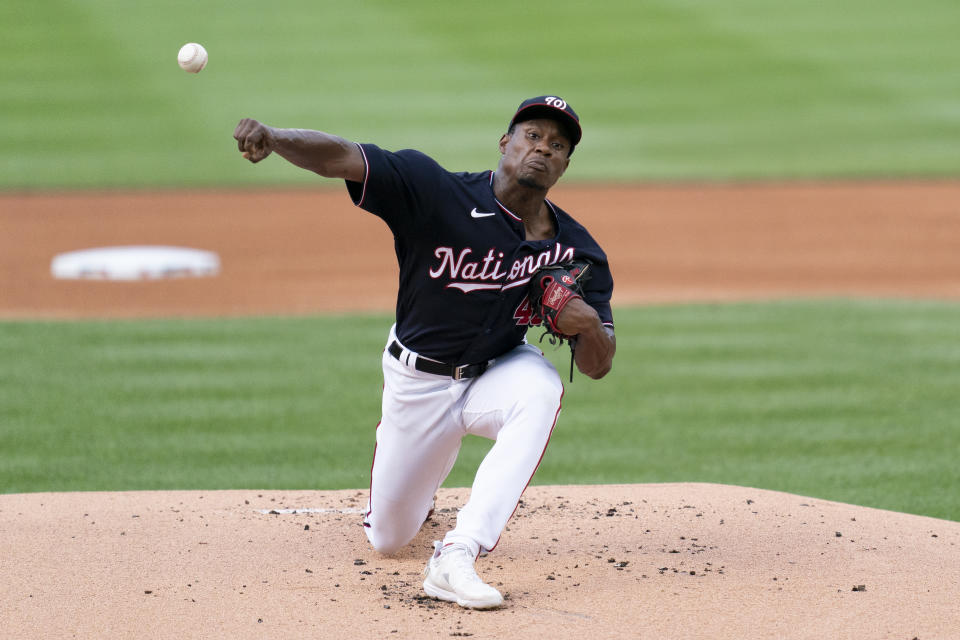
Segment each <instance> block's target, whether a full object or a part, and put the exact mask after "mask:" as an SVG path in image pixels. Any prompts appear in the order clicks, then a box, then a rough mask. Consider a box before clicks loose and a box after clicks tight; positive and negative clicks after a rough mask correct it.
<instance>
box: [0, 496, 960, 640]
mask: <svg viewBox="0 0 960 640" xmlns="http://www.w3.org/2000/svg"><path fill="white" fill-rule="evenodd" d="M468 493H469V491H468V490H466V489H443V490H441V492H440V494H439V496H438V501H437V507H438V509H437V512H436V514H435V515H434V517H433V518H432V519H431V520H430V521H428V522H427V523H426V525H425V526H424V528H423V530H421V533H420V535H419V536H418V537H417V538H416V539H415V540H414V542H413V543H412V544H411V545H409V546H408V547H407V548H405V549H404V550H402V551H401V552H400V553H398V554H396V555H394V556H382V555H379V554H377V553H376V552H375V551H373V550H372V549H371V548H370V547H369V545H368V544H367V542H366V538H365V537H364V535H363V532H362V529H361V525H360V519H361V515H360V512H361V509H362V508H363V506H364V503H365V499H366V496H365V492H359V491H254V490H251V491H212V492H196V491H191V492H136V493H135V492H130V493H67V494H19V495H0V539H2V540H3V542H4V552H3V555H4V557H3V568H4V579H3V580H2V581H0V618H2V619H3V621H4V624H3V634H4V636H5V637H9V638H39V637H43V638H107V637H109V638H148V637H149V638H177V639H180V638H253V637H256V638H307V637H309V638H390V637H399V638H408V637H416V638H451V637H472V638H494V637H497V638H521V637H522V638H577V639H582V638H647V637H651V638H684V639H699V638H703V639H711V640H717V639H725V638H730V639H734V638H736V639H742V638H810V639H814V638H816V639H817V640H820V639H821V638H851V639H853V638H856V639H862V638H890V639H910V638H949V637H956V633H957V628H958V623H960V619H958V608H957V602H960V523H956V522H949V521H945V520H937V519H933V518H926V517H920V516H913V515H906V514H901V513H891V512H885V511H880V510H875V509H868V508H863V507H855V506H850V505H846V504H840V503H836V502H829V501H824V500H816V499H813V498H805V497H801V496H796V495H791V494H785V493H778V492H773V491H764V490H758V489H750V488H743V487H730V486H720V485H709V484H662V485H617V486H578V487H567V486H564V487H560V486H534V487H529V488H528V490H527V492H526V493H525V494H524V497H523V500H522V503H521V505H520V508H519V509H518V511H517V513H516V515H515V516H514V518H513V519H512V520H511V522H510V524H509V525H508V530H507V531H506V532H505V533H504V536H503V538H502V540H501V542H500V545H499V546H498V548H497V549H496V550H495V551H494V552H493V553H491V554H489V555H488V556H486V557H484V558H481V559H479V560H478V563H477V566H478V571H479V573H480V574H481V575H482V576H483V577H484V578H485V579H486V580H487V581H489V582H491V583H492V584H494V585H496V586H497V587H498V588H499V589H501V591H503V592H504V594H505V596H506V600H505V603H504V606H503V607H501V608H500V609H497V610H493V611H484V612H475V611H469V610H465V609H461V608H460V607H458V606H456V605H454V604H450V603H443V602H438V601H435V600H432V599H428V598H426V597H425V596H424V594H423V591H422V589H421V586H420V585H421V582H422V579H423V578H422V576H421V571H422V569H423V567H424V565H425V563H426V560H427V558H428V557H429V554H430V552H431V549H432V547H431V542H432V540H433V539H434V538H438V537H440V536H442V534H443V532H445V531H446V530H447V529H448V528H449V527H450V526H451V525H452V524H453V521H454V519H455V517H456V510H457V508H458V507H459V505H461V504H462V503H463V501H464V500H465V499H466V498H467V497H468Z"/></svg>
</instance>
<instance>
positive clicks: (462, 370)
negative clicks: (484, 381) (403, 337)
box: [387, 340, 488, 380]
mask: <svg viewBox="0 0 960 640" xmlns="http://www.w3.org/2000/svg"><path fill="white" fill-rule="evenodd" d="M387 351H388V352H389V353H390V355H392V356H393V357H394V358H396V359H397V360H400V355H401V354H402V353H403V347H401V346H400V343H399V342H397V341H396V340H394V341H393V342H391V343H390V346H389V347H387ZM487 364H488V363H486V362H478V363H477V364H464V365H460V366H459V367H458V366H456V365H452V364H447V363H445V362H437V361H436V360H428V359H426V358H422V357H420V356H414V357H413V368H414V369H416V370H417V371H423V372H424V373H432V374H434V375H436V376H450V377H451V378H453V379H454V380H463V379H465V378H476V377H477V376H479V375H480V374H481V373H483V372H484V371H486V370H487Z"/></svg>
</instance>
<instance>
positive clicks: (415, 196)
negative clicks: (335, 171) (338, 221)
mask: <svg viewBox="0 0 960 640" xmlns="http://www.w3.org/2000/svg"><path fill="white" fill-rule="evenodd" d="M358 146H359V147H360V151H361V152H362V153H363V159H364V162H365V163H366V172H365V174H364V178H363V182H351V181H349V180H347V181H346V185H347V191H348V192H349V194H350V197H351V198H352V199H353V203H354V204H355V205H356V206H358V207H360V208H361V209H364V210H365V211H369V212H370V213H372V214H374V215H376V216H378V217H380V218H382V219H383V220H384V221H385V222H386V223H387V224H388V225H389V226H390V229H391V230H392V231H393V232H394V234H395V235H396V234H399V233H400V232H401V231H402V230H403V229H404V228H411V225H419V224H422V223H423V222H424V221H425V219H426V218H427V217H428V216H429V215H431V214H432V210H431V207H430V205H429V202H430V201H431V198H430V197H429V196H430V194H429V193H425V192H424V189H425V188H426V187H425V185H431V184H432V185H437V184H440V183H441V181H442V179H443V176H444V175H445V174H446V172H445V171H444V169H443V168H442V167H441V166H440V165H439V164H437V162H436V161H435V160H433V159H432V158H430V157H429V156H427V155H426V154H424V153H421V152H420V151H415V150H413V149H404V150H402V151H397V152H391V151H386V150H384V149H381V148H380V147H378V146H376V145H374V144H361V145H358Z"/></svg>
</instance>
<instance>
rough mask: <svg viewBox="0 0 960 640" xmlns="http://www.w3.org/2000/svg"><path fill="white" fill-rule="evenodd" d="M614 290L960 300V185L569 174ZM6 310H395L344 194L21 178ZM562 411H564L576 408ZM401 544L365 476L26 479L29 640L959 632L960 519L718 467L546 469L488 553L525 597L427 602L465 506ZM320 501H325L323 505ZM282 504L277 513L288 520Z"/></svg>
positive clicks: (11, 624) (58, 313) (22, 620)
mask: <svg viewBox="0 0 960 640" xmlns="http://www.w3.org/2000/svg"><path fill="white" fill-rule="evenodd" d="M553 195H554V199H555V200H556V201H557V202H558V203H559V204H560V205H561V206H563V207H564V208H566V209H567V210H569V211H570V212H571V213H573V214H574V215H575V216H576V217H577V218H578V219H580V220H581V221H582V222H584V223H585V224H586V225H587V227H588V228H590V229H591V231H592V232H593V234H594V236H595V237H596V238H597V240H598V241H599V242H600V243H601V244H602V245H603V246H604V247H605V248H606V250H607V252H608V255H609V257H610V259H611V263H612V265H613V270H614V276H615V278H616V286H617V288H616V291H615V294H614V305H615V307H616V306H623V305H628V304H642V303H656V302H675V301H714V300H733V299H751V298H753V299H761V298H782V297H792V296H834V295H843V296H868V297H900V298H942V299H957V298H960V182H932V183H881V184H853V185H851V184H820V185H818V184H791V185H776V184H771V185H764V186H741V185H726V186H702V187H679V186H676V187H672V186H649V187H617V188H611V189H602V188H599V187H590V188H584V187H576V188H575V187H564V188H558V189H557V190H556V191H555V193H554V194H553ZM0 229H2V230H3V233H2V234H0V317H3V318H78V317H148V316H171V315H179V316H220V315H233V314H287V313H317V312H328V311H346V310H360V311H363V310H388V309H390V308H391V307H392V305H393V299H394V295H395V282H396V267H395V263H394V257H393V247H392V240H391V238H390V235H389V233H388V231H387V229H386V227H385V226H384V225H383V223H381V222H380V221H378V220H376V219H375V218H373V217H372V216H369V215H366V214H363V213H360V212H358V211H357V210H355V209H354V208H353V207H352V205H350V203H349V200H348V198H347V197H346V194H345V193H344V191H343V190H341V189H335V190H327V189H324V190H301V191H286V192H271V191H250V192H240V193H238V192H229V193H228V192H195V193H182V192H159V193H88V194H53V195H50V194H46V195H32V194H21V195H16V194H12V195H9V194H8V195H3V196H0ZM137 244H151V245H157V244H164V245H176V246H186V247H194V248H200V249H206V250H211V251H215V252H217V253H218V254H219V255H220V257H221V260H222V265H223V270H222V274H221V275H220V276H217V277H214V278H198V279H177V280H160V281H153V282H138V283H117V282H90V281H56V280H54V279H53V278H52V277H51V276H50V261H51V259H52V258H53V256H54V255H56V254H57V253H60V252H64V251H72V250H76V249H82V248H88V247H99V246H113V245H137ZM561 423H562V420H561ZM467 494H468V490H466V489H444V490H442V491H441V493H440V496H439V500H438V507H439V511H438V513H437V514H436V515H435V516H434V519H433V520H432V521H431V522H429V523H428V524H427V525H426V527H425V528H424V530H423V531H421V534H420V536H419V537H418V538H417V539H416V540H415V541H414V543H413V544H411V545H410V546H409V547H408V548H407V549H404V550H403V551H402V552H401V553H400V554H398V555H397V556H395V557H384V556H379V555H377V554H376V553H374V552H373V551H372V550H371V549H370V548H369V546H368V545H367V544H366V541H365V537H364V536H363V533H362V530H361V528H360V526H359V510H360V508H361V507H362V506H363V503H364V501H365V499H366V496H365V492H364V491H335V492H333V491H324V492H308V491H303V492H275V491H270V492H267V491H218V492H139V493H133V492H130V493H73V494H27V495H0V541H2V544H3V547H2V549H3V550H2V553H0V569H2V571H3V580H0V628H2V630H3V631H2V635H3V637H10V638H41V637H42V638H108V637H109V638H147V637H149V638H254V637H256V638H299V637H304V638H306V637H310V638H392V637H415V638H419V637H424V638H441V637H442V638H450V637H471V638H492V637H517V638H521V637H522V638H547V637H549V638H578V639H582V638H621V637H622V638H648V637H649V638H684V639H687V638H690V639H698V638H705V639H706V638H710V639H716V638H731V639H732V638H811V639H812V638H818V639H819V638H824V637H829V638H857V639H861V638H871V639H873V638H889V639H891V640H893V639H896V640H900V639H904V640H909V639H910V638H920V639H922V640H927V639H929V638H949V637H957V629H958V628H960V608H958V607H957V602H960V523H955V522H948V521H944V520H935V519H931V518H922V517H918V516H910V515H905V514H897V513H891V512H883V511H878V510H873V509H866V508H862V507H854V506H850V505H843V504H838V503H832V502H826V501H822V500H815V499H811V498H803V497H800V496H793V495H788V494H782V493H776V492H770V491H763V490H758V489H748V488H740V487H726V486H716V485H702V484H677V485H631V486H591V487H531V488H529V489H528V490H527V492H526V493H525V494H524V498H523V503H522V505H521V507H520V509H519V510H518V512H517V514H516V516H515V517H514V518H513V519H512V520H511V522H510V524H509V526H508V531H507V532H506V533H505V535H504V536H503V539H502V542H501V544H500V546H499V547H498V548H497V550H496V552H495V553H493V554H491V555H489V556H488V557H486V558H483V559H481V560H480V561H479V563H478V568H479V570H480V572H481V574H482V575H484V577H486V578H487V579H488V580H490V581H492V582H493V583H494V584H496V585H497V586H498V587H499V588H501V589H502V590H503V591H504V592H505V594H506V595H507V599H506V603H505V606H504V607H502V608H501V609H498V610H496V611H491V612H469V611H464V610H461V609H460V608H459V607H456V606H455V605H447V604H443V603H436V602H434V601H431V600H426V599H424V598H423V595H422V591H421V589H420V587H419V585H420V580H421V578H420V571H421V570H422V568H423V565H424V563H425V561H426V558H427V555H428V553H429V550H430V542H431V541H432V540H433V539H434V537H438V536H440V535H442V532H443V531H445V530H446V529H447V528H448V527H449V526H450V524H451V523H452V521H453V519H454V518H455V515H456V507H457V506H459V505H460V504H462V503H463V501H464V500H465V498H466V497H467ZM304 510H306V511H304ZM271 512H274V513H271Z"/></svg>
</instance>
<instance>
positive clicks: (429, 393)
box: [364, 327, 563, 555]
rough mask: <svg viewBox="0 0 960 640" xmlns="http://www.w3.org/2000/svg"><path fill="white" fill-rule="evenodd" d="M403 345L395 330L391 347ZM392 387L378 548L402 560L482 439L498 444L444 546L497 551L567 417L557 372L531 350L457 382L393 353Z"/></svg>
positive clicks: (378, 488) (374, 475)
mask: <svg viewBox="0 0 960 640" xmlns="http://www.w3.org/2000/svg"><path fill="white" fill-rule="evenodd" d="M393 340H396V334H395V327H392V328H391V329H390V336H389V338H388V341H387V345H389V344H390V342H392V341H393ZM408 353H409V352H408V351H407V350H406V349H405V348H404V351H403V353H402V354H401V359H402V360H404V361H407V358H406V356H407V354H408ZM414 355H415V354H414ZM409 361H410V362H412V361H413V358H410V360H409ZM383 380H384V385H383V405H382V418H381V421H380V424H379V426H378V427H377V444H376V449H375V452H374V460H373V467H372V470H371V477H370V498H369V502H368V504H367V515H366V517H365V518H364V527H365V531H366V533H367V537H368V538H369V539H370V543H371V544H372V545H373V546H374V548H375V549H377V550H378V551H381V552H383V553H393V552H395V551H397V550H398V549H400V548H401V547H403V546H405V545H407V544H408V543H409V542H410V541H411V540H412V539H413V538H414V536H416V535H417V532H418V531H419V530H420V527H421V526H423V522H424V520H425V519H426V517H427V514H428V513H429V511H430V509H431V508H432V506H433V498H434V495H435V494H436V491H437V489H438V488H440V485H441V484H442V483H443V481H444V480H445V479H446V477H447V474H449V473H450V470H451V469H452V468H453V464H454V462H455V461H456V459H457V454H458V453H459V451H460V443H461V441H462V440H463V437H464V436H465V435H467V434H473V435H478V436H482V437H485V438H489V439H491V440H494V441H495V442H494V445H493V447H492V448H491V449H490V451H489V452H488V453H487V455H486V456H485V457H484V459H483V462H482V463H481V464H480V467H479V468H478V469H477V473H476V476H475V478H474V482H473V488H472V490H471V492H470V499H469V500H468V501H467V503H466V505H464V507H463V508H462V509H461V510H460V513H459V515H458V516H457V526H456V528H455V529H453V530H452V531H450V532H449V533H447V535H446V537H445V538H444V543H451V542H461V543H464V544H466V545H467V546H468V547H469V548H470V549H471V550H472V551H473V552H474V555H477V553H479V552H480V551H490V550H492V549H493V548H494V547H495V546H496V545H497V541H498V540H499V539H500V533H501V532H502V531H503V529H504V527H505V526H506V524H507V521H508V520H509V519H510V516H512V515H513V512H514V511H515V510H516V507H517V503H518V502H519V500H520V496H521V494H522V493H523V491H524V489H526V487H527V485H528V484H529V482H530V479H531V478H532V477H533V474H534V472H535V471H536V470H537V466H538V465H539V464H540V460H541V459H542V458H543V454H544V451H545V450H546V447H547V443H548V442H549V440H550V435H551V433H552V432H553V427H554V425H555V424H556V421H557V417H558V415H559V413H560V400H561V398H562V396H563V383H562V382H561V381H560V376H559V374H558V373H557V370H556V368H554V366H553V364H552V363H551V362H550V361H549V360H547V358H546V357H544V355H543V353H542V352H541V351H540V349H538V348H537V347H534V346H532V345H528V344H523V345H520V346H518V347H517V348H516V349H513V350H512V351H510V352H509V353H507V354H505V355H503V356H501V357H499V358H497V359H496V360H495V361H494V362H493V363H492V364H491V366H490V367H489V368H488V369H487V371H486V372H484V373H483V374H482V375H481V376H479V377H477V378H471V379H468V380H454V379H452V378H450V377H447V376H438V375H434V374H430V373H423V372H421V371H417V370H416V369H414V368H413V366H406V365H404V364H401V362H400V361H399V360H397V359H396V358H394V357H393V356H392V355H390V354H389V353H388V352H387V350H386V349H384V353H383Z"/></svg>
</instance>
